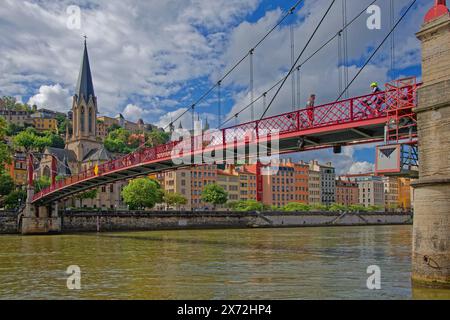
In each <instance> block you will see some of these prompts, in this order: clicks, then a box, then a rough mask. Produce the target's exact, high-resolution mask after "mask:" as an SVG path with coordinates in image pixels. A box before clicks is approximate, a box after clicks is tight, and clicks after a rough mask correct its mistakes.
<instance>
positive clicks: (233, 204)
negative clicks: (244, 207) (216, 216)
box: [226, 201, 240, 210]
mask: <svg viewBox="0 0 450 320" xmlns="http://www.w3.org/2000/svg"><path fill="white" fill-rule="evenodd" d="M239 202H240V201H228V202H227V204H226V207H227V208H228V209H231V210H237V207H238V206H239Z"/></svg>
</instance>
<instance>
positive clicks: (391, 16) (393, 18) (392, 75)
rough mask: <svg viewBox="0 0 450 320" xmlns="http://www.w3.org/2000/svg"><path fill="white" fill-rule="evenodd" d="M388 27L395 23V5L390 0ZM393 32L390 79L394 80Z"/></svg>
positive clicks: (393, 34) (393, 35)
mask: <svg viewBox="0 0 450 320" xmlns="http://www.w3.org/2000/svg"><path fill="white" fill-rule="evenodd" d="M390 18H391V19H390V20H391V21H390V26H391V29H392V28H393V26H394V23H395V4H394V0H390ZM395 78H396V74H395V32H393V33H392V36H391V79H395Z"/></svg>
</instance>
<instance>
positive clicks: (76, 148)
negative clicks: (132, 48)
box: [66, 40, 103, 161]
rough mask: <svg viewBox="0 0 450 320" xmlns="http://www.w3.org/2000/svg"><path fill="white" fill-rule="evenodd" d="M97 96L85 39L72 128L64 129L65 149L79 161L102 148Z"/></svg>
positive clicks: (73, 105)
mask: <svg viewBox="0 0 450 320" xmlns="http://www.w3.org/2000/svg"><path fill="white" fill-rule="evenodd" d="M97 114H98V107H97V97H96V96H95V91H94V83H93V81H92V73H91V66H90V63H89V54H88V50H87V43H86V40H85V41H84V52H83V59H82V61H81V68H80V73H79V75H78V81H77V86H76V90H75V95H74V96H73V99H72V130H71V132H70V130H69V128H67V129H66V149H67V150H70V151H73V152H74V153H75V155H76V158H77V159H78V160H79V161H84V160H85V159H86V157H87V156H88V155H90V154H91V153H92V151H93V150H100V149H102V148H103V144H102V141H101V139H99V137H98V136H97Z"/></svg>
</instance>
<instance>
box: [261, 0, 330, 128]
mask: <svg viewBox="0 0 450 320" xmlns="http://www.w3.org/2000/svg"><path fill="white" fill-rule="evenodd" d="M335 2H336V0H332V1H331V4H330V5H329V7H328V9H327V11H326V12H325V14H324V15H323V17H322V19H321V20H320V21H319V23H318V25H317V26H316V28H315V29H314V32H313V33H312V35H311V36H310V37H309V39H308V41H307V42H306V45H305V46H304V48H303V50H302V52H300V54H299V56H298V57H297V59H296V60H295V63H294V64H293V65H292V67H291V69H290V70H289V72H288V74H287V75H286V77H285V78H284V79H283V82H282V83H281V85H280V87H279V88H278V89H277V91H276V92H275V95H274V96H273V97H272V100H271V101H270V103H269V105H268V106H267V107H266V109H265V110H264V112H263V114H262V115H261V118H260V120H261V119H263V118H264V116H265V115H266V113H267V111H268V110H269V109H270V107H271V106H272V105H273V103H274V101H275V99H276V98H277V97H278V94H279V93H280V91H281V89H282V88H283V87H284V84H285V83H286V81H287V79H288V78H289V76H290V75H291V74H292V71H294V69H295V66H296V64H297V63H298V61H299V60H300V59H301V57H302V56H303V53H304V52H305V51H306V49H307V48H308V47H309V44H310V43H311V41H312V39H313V38H314V36H315V35H316V33H317V31H318V30H319V28H320V26H321V25H322V23H323V22H324V20H325V18H326V17H327V16H328V13H329V12H330V11H331V8H332V7H333V5H334V3H335Z"/></svg>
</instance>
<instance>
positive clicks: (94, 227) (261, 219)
mask: <svg viewBox="0 0 450 320" xmlns="http://www.w3.org/2000/svg"><path fill="white" fill-rule="evenodd" d="M61 221H62V233H77V232H115V231H147V230H148V231H150V230H177V229H224V228H283V227H312V226H364V225H396V224H412V214H411V213H331V212H308V213H286V212H279V213H276V212H273V213H263V214H261V213H256V212H250V213H242V212H133V211H124V212H88V211H87V212H71V213H68V212H65V213H62V214H61ZM17 223H18V219H17V216H16V215H15V214H13V213H8V214H2V213H0V234H11V233H17V230H18V226H17Z"/></svg>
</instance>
